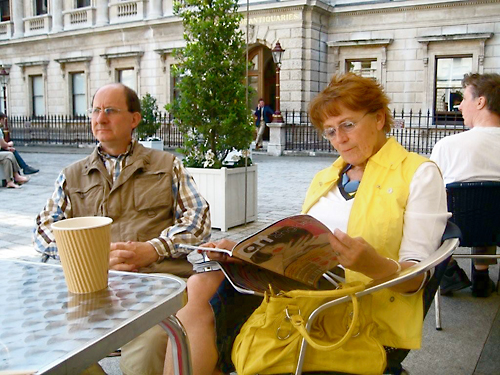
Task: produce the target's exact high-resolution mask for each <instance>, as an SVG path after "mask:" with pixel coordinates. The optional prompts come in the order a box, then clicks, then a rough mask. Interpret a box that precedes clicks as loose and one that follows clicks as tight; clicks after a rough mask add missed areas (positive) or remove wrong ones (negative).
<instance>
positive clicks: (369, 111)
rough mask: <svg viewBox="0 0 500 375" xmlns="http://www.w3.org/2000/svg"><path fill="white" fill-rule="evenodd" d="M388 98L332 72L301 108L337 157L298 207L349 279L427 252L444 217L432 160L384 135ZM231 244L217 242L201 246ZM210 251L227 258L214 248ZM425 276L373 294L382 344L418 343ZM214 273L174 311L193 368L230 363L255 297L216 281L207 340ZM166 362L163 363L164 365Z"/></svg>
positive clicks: (377, 274) (202, 370) (371, 275)
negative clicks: (319, 226)
mask: <svg viewBox="0 0 500 375" xmlns="http://www.w3.org/2000/svg"><path fill="white" fill-rule="evenodd" d="M388 105H389V99H388V97H387V96H386V95H385V94H384V92H383V91H382V88H381V87H380V86H379V85H378V84H377V83H376V82H375V81H374V80H372V79H370V78H362V77H359V76H357V75H354V74H350V73H348V74H345V75H342V76H335V77H333V79H332V80H331V82H330V84H329V85H328V87H327V88H326V89H325V90H323V91H322V92H321V93H320V94H319V95H318V96H317V97H316V98H315V99H314V100H313V101H312V102H311V104H310V107H309V112H310V116H311V121H312V123H313V124H314V125H315V126H316V127H317V128H318V129H319V130H320V131H321V132H322V134H323V136H324V137H325V138H326V139H328V140H329V141H330V142H331V143H332V145H333V147H334V148H335V149H336V150H337V151H338V153H339V154H340V157H339V158H338V159H337V160H336V161H335V162H334V163H333V164H332V166H330V167H329V168H327V169H325V170H323V171H321V172H319V173H318V174H317V175H316V176H315V177H314V179H313V181H312V183H311V185H310V187H309V190H308V192H307V195H306V198H305V202H304V205H303V209H302V211H303V213H307V214H309V215H311V216H314V217H315V218H317V219H319V220H320V221H322V222H323V223H324V224H325V225H326V226H328V227H329V228H330V229H331V230H332V232H333V235H332V236H331V237H330V243H331V246H332V248H333V251H334V252H335V254H336V255H337V259H338V261H339V262H340V264H341V265H342V266H344V267H345V269H346V279H347V281H354V280H361V281H364V282H368V281H369V280H371V279H381V278H385V277H387V276H390V275H392V274H393V273H395V272H397V271H399V270H400V269H404V268H407V267H410V266H411V265H413V264H414V263H415V262H419V261H420V260H423V259H425V258H426V257H428V256H429V254H430V253H432V252H433V251H435V250H436V249H437V248H438V247H439V244H440V239H441V236H442V234H443V232H444V228H445V226H446V221H447V219H448V216H449V214H448V213H447V208H446V193H445V190H444V187H443V181H442V178H441V174H440V172H439V170H438V168H437V167H436V165H435V164H434V163H432V162H430V161H429V160H428V159H426V158H424V157H422V156H420V155H417V154H414V153H409V152H407V151H406V150H405V149H404V148H403V147H402V146H401V145H399V144H398V143H397V142H396V140H395V139H393V138H387V133H388V132H389V131H390V128H391V124H392V118H391V114H390V110H389V107H388ZM332 213H335V214H332ZM232 245H233V244H232V243H231V242H229V241H221V242H220V243H218V244H213V243H211V244H208V245H206V246H219V247H226V248H231V247H232ZM209 256H210V257H211V258H212V259H218V260H225V256H221V255H220V254H218V253H213V252H212V253H209ZM425 278H426V276H425V275H421V276H420V277H416V278H414V279H412V280H409V281H407V282H405V283H402V284H400V285H398V286H397V287H395V288H394V290H382V291H380V292H377V293H375V294H374V296H373V318H374V321H375V322H376V323H377V324H378V327H379V329H378V332H379V334H378V339H379V340H380V342H381V343H382V344H383V345H384V346H386V347H395V348H407V349H415V348H419V347H420V343H421V336H422V323H423V311H422V293H421V288H422V286H423V284H424V283H425ZM222 280H223V276H221V275H220V274H218V273H215V272H212V273H207V274H200V275H196V276H193V277H192V278H190V279H189V280H188V293H189V298H190V299H189V302H188V304H187V305H186V306H185V307H184V308H183V309H182V310H181V311H179V313H178V315H177V316H178V317H179V319H180V320H181V321H182V322H183V323H184V326H185V328H186V330H187V332H188V336H189V340H190V343H191V348H192V352H193V368H194V374H211V373H213V372H217V371H218V368H222V370H223V371H224V372H228V371H229V370H231V367H230V365H231V363H230V353H231V352H230V350H231V347H232V342H233V339H234V337H235V336H236V334H237V331H238V330H239V328H240V327H241V324H240V322H239V321H240V320H245V319H246V318H247V317H248V316H249V315H250V313H247V311H248V310H249V309H250V310H251V308H252V307H253V306H255V305H258V304H259V301H255V300H254V299H253V298H251V297H249V296H242V297H240V296H238V295H234V296H231V297H228V296H227V294H234V292H231V290H230V288H227V287H226V286H227V282H224V283H223V285H222V286H221V287H220V288H219V290H218V291H217V293H216V295H215V297H214V298H213V299H212V300H211V301H210V303H211V304H212V306H213V309H214V312H215V320H216V324H215V325H216V327H217V339H218V340H217V341H215V339H216V337H215V330H214V322H215V320H214V315H213V312H212V310H211V308H210V305H209V304H208V303H207V301H208V300H209V298H210V297H209V296H211V293H212V292H213V291H214V290H215V288H216V287H217V286H218V285H219V283H220V282H221V281H222ZM228 298H229V299H228ZM228 306H231V307H228ZM226 308H227V310H228V311H224V309H226ZM236 308H237V309H238V311H233V310H234V309H236ZM250 312H251V311H250ZM228 322H229V323H228ZM225 335H228V336H225ZM221 337H223V339H222V338H221ZM167 358H169V357H167ZM217 361H218V362H217ZM166 362H168V360H167V361H166ZM170 369H171V368H169V367H168V365H167V367H166V373H168V371H170Z"/></svg>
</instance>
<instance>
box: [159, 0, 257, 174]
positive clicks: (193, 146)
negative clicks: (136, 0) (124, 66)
mask: <svg viewBox="0 0 500 375" xmlns="http://www.w3.org/2000/svg"><path fill="white" fill-rule="evenodd" d="M237 11H238V3H237V1H236V0H182V1H177V2H175V3H174V13H175V14H176V15H178V16H179V17H181V18H182V21H183V26H184V39H185V40H186V42H187V45H186V47H185V48H183V49H181V50H176V51H175V56H176V57H177V59H178V60H179V64H178V65H176V66H175V67H174V72H173V73H174V75H175V76H176V77H178V78H179V83H178V85H177V89H178V91H179V96H178V98H176V100H174V102H173V103H171V104H168V105H167V106H166V107H165V108H166V109H167V110H168V111H169V112H171V113H172V114H173V116H174V119H175V120H174V121H176V123H177V125H178V126H179V128H180V130H181V131H182V133H183V135H184V146H183V148H182V152H183V153H184V155H185V159H184V164H185V165H187V166H193V167H195V166H196V167H204V168H220V167H221V166H222V161H223V160H224V158H225V157H226V156H227V154H228V153H229V152H230V151H232V150H233V149H236V150H246V149H248V148H249V147H250V143H251V142H252V138H253V123H252V122H253V121H252V118H251V114H250V111H249V109H248V107H247V105H246V103H245V100H246V95H245V89H246V88H245V73H246V72H245V70H246V68H245V67H246V65H245V64H246V57H245V42H244V39H243V32H242V31H241V30H239V25H240V22H241V18H242V16H241V15H240V14H238V12H237Z"/></svg>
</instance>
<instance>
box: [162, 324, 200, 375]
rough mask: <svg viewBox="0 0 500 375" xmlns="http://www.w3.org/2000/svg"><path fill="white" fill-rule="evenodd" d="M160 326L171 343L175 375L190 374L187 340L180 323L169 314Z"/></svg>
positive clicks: (191, 369)
mask: <svg viewBox="0 0 500 375" xmlns="http://www.w3.org/2000/svg"><path fill="white" fill-rule="evenodd" d="M160 326H161V327H162V328H163V329H164V330H165V331H167V334H168V337H169V338H170V341H171V343H172V352H173V357H174V358H173V359H174V371H175V374H176V375H192V373H193V368H192V366H191V353H190V351H189V341H188V337H187V335H186V331H185V329H184V327H183V326H182V323H181V322H180V321H179V319H177V317H176V316H174V315H171V316H169V317H168V318H167V319H165V320H164V321H162V322H161V323H160Z"/></svg>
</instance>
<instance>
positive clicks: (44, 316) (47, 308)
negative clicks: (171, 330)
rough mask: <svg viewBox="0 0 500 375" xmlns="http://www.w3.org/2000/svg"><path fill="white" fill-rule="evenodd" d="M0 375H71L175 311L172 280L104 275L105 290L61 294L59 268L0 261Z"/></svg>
mask: <svg viewBox="0 0 500 375" xmlns="http://www.w3.org/2000/svg"><path fill="white" fill-rule="evenodd" d="M0 268H1V270H2V271H1V274H2V277H1V279H0V374H2V373H4V374H8V373H17V372H26V373H37V374H43V373H47V374H48V373H50V374H75V373H78V372H79V371H82V370H84V369H85V368H87V367H88V366H89V365H91V364H92V363H95V362H97V361H98V360H100V359H102V358H103V357H105V356H106V355H107V354H109V353H110V352H112V351H114V350H116V349H118V348H119V347H120V346H122V345H124V344H125V343H127V342H128V341H130V340H131V339H133V338H135V337H137V336H138V335H139V334H141V333H143V332H145V331H146V330H148V329H149V328H151V327H152V326H154V325H155V324H158V323H159V322H160V321H162V320H163V319H165V318H167V317H168V316H170V315H172V314H175V312H176V311H177V310H178V309H179V308H180V307H181V306H182V292H183V290H184V289H185V287H186V284H185V282H184V281H183V280H182V279H180V278H178V277H175V276H171V275H151V274H137V273H129V272H117V271H110V273H109V286H108V288H107V289H105V290H102V291H99V292H95V293H89V294H82V295H78V294H72V293H70V292H68V290H67V287H66V283H65V281H64V275H63V271H62V267H61V266H59V265H53V264H44V263H31V262H22V261H13V260H0Z"/></svg>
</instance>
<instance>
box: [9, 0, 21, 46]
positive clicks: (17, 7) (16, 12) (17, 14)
mask: <svg viewBox="0 0 500 375" xmlns="http://www.w3.org/2000/svg"><path fill="white" fill-rule="evenodd" d="M23 18H24V14H23V2H22V1H13V2H12V20H13V21H14V36H13V37H14V38H22V37H23V36H24V21H23Z"/></svg>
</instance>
